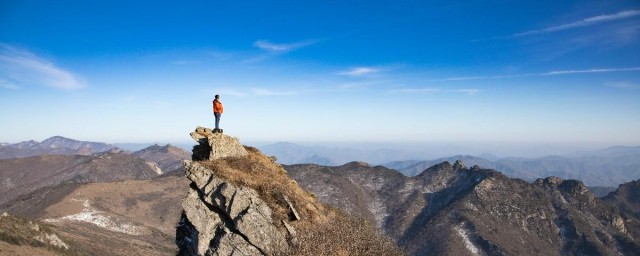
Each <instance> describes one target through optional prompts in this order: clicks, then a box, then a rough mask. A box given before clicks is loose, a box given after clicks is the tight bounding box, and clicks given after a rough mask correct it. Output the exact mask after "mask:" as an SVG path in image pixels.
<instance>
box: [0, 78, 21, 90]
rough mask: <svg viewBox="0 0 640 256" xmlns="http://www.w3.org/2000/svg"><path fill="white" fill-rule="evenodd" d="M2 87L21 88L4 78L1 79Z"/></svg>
mask: <svg viewBox="0 0 640 256" xmlns="http://www.w3.org/2000/svg"><path fill="white" fill-rule="evenodd" d="M0 88H5V89H12V90H17V89H20V87H19V86H17V85H15V84H14V83H12V82H9V81H7V80H4V79H0Z"/></svg>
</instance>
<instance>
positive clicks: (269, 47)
mask: <svg viewBox="0 0 640 256" xmlns="http://www.w3.org/2000/svg"><path fill="white" fill-rule="evenodd" d="M316 42H317V40H305V41H300V42H293V43H281V44H278V43H272V42H269V41H267V40H258V41H255V42H254V43H253V46H255V47H258V48H260V49H262V50H265V51H268V52H271V53H286V52H290V51H293V50H297V49H300V48H302V47H306V46H309V45H312V44H315V43H316Z"/></svg>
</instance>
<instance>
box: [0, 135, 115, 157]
mask: <svg viewBox="0 0 640 256" xmlns="http://www.w3.org/2000/svg"><path fill="white" fill-rule="evenodd" d="M113 148H115V146H113V145H109V144H106V143H102V142H88V141H78V140H73V139H69V138H65V137H62V136H54V137H51V138H48V139H46V140H44V141H42V142H37V141H34V140H29V141H23V142H19V143H15V144H8V143H5V144H4V145H2V147H0V159H10V158H22V157H29V156H38V155H45V154H46V155H91V154H95V153H98V152H105V151H107V150H110V149H113Z"/></svg>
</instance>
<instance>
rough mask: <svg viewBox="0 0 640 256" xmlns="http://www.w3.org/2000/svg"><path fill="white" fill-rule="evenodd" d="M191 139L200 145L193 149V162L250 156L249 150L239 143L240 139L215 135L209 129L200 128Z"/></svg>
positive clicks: (220, 134) (192, 134)
mask: <svg viewBox="0 0 640 256" xmlns="http://www.w3.org/2000/svg"><path fill="white" fill-rule="evenodd" d="M191 138H193V139H194V140H195V141H196V142H198V144H199V145H197V146H195V147H194V149H193V156H192V160H196V161H200V160H215V159H220V158H225V157H241V156H246V155H247V154H248V153H247V150H246V149H245V148H244V147H243V146H242V145H241V144H240V142H238V139H236V138H233V137H230V136H227V135H224V134H222V133H214V132H213V131H212V130H211V129H209V128H204V127H200V126H198V128H196V130H195V131H194V132H192V133H191Z"/></svg>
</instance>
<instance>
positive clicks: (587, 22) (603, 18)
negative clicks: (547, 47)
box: [511, 10, 640, 37]
mask: <svg viewBox="0 0 640 256" xmlns="http://www.w3.org/2000/svg"><path fill="white" fill-rule="evenodd" d="M635 16H640V10H625V11H620V12H618V13H615V14H605V15H598V16H593V17H589V18H585V19H582V20H579V21H575V22H571V23H566V24H561V25H557V26H551V27H546V28H543V29H536V30H529V31H525V32H521V33H516V34H513V35H512V36H511V37H521V36H530V35H537V34H544V33H551V32H557V31H563V30H569V29H574V28H579V27H587V26H593V25H597V24H600V23H604V22H608V21H614V20H620V19H627V18H631V17H635Z"/></svg>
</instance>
